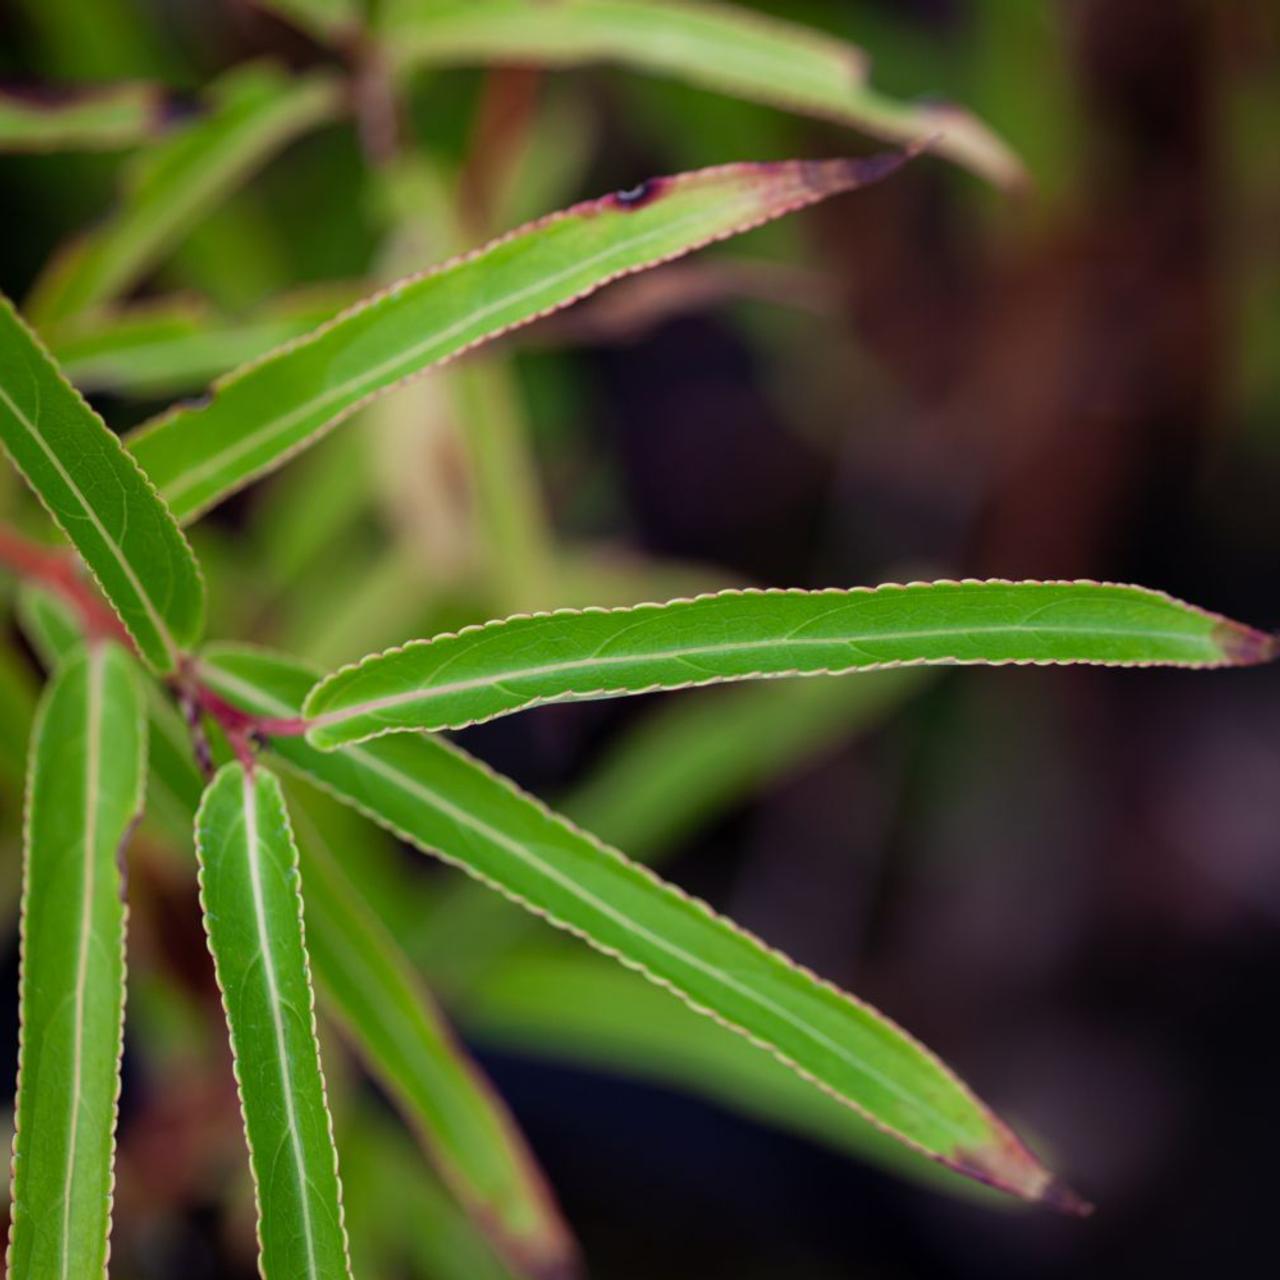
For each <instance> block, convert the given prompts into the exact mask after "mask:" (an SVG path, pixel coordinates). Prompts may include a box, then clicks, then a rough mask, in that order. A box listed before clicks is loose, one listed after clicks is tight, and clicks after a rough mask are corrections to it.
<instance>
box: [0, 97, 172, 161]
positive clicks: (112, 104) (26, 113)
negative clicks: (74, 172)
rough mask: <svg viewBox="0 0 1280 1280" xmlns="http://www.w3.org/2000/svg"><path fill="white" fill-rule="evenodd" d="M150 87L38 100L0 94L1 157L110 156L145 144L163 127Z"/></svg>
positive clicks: (158, 102)
mask: <svg viewBox="0 0 1280 1280" xmlns="http://www.w3.org/2000/svg"><path fill="white" fill-rule="evenodd" d="M164 107H165V103H164V96H163V95H162V94H161V92H160V91H159V90H158V89H156V88H155V87H153V86H152V85H146V84H118V85H110V86H107V87H105V88H102V89H91V90H87V91H81V92H77V93H70V94H58V95H49V96H46V95H44V94H41V95H40V96H39V97H35V96H31V95H27V94H21V93H15V92H13V91H12V90H8V91H0V151H23V152H27V151H34V152H49V151H111V150H115V149H117V148H120V147H131V146H133V145H135V144H136V143H139V142H144V141H146V140H147V139H148V138H150V137H151V136H152V135H153V134H155V133H156V132H157V131H158V130H159V129H160V127H161V125H162V124H163V121H164Z"/></svg>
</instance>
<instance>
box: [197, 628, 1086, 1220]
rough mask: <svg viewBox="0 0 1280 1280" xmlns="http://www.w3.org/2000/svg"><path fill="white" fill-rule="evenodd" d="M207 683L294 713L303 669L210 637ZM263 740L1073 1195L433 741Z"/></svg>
mask: <svg viewBox="0 0 1280 1280" xmlns="http://www.w3.org/2000/svg"><path fill="white" fill-rule="evenodd" d="M199 672H200V675H201V678H202V679H203V680H205V681H206V682H207V683H208V684H209V685H210V686H211V687H213V688H214V689H215V690H216V691H217V692H218V693H219V694H220V695H221V696H222V697H224V698H226V699H227V700H228V701H229V702H231V703H232V704H233V705H235V706H238V707H240V708H241V709H243V710H245V711H250V712H253V713H255V714H259V715H265V716H270V717H275V718H281V717H291V716H296V715H297V713H298V710H299V707H300V705H301V702H302V699H303V697H304V695H305V691H306V689H307V686H308V682H309V680H310V676H309V673H308V672H307V671H306V669H305V668H301V667H299V666H297V665H296V664H294V663H292V662H290V661H289V660H288V659H283V658H277V657H273V656H271V655H267V654H264V653H263V652H262V651H260V650H259V651H255V650H246V649H238V650H237V649H234V648H230V647H224V646H219V647H217V648H215V649H212V650H210V651H209V652H208V653H207V654H206V655H205V656H204V657H203V658H202V659H201V660H200V662H199ZM272 751H273V754H274V755H275V757H276V758H278V759H280V760H282V761H284V762H285V763H286V764H288V765H290V766H292V767H293V768H296V769H299V770H301V772H302V773H303V774H304V775H305V776H307V777H308V778H310V779H311V780H313V781H315V782H318V783H319V784H320V785H322V786H324V787H325V788H327V789H328V790H329V791H331V792H332V793H333V794H334V795H336V796H337V797H338V798H339V799H343V800H346V801H347V802H348V803H351V804H354V805H355V806H356V807H357V808H359V809H360V810H362V811H363V812H364V813H365V814H366V815H367V816H369V817H370V818H372V819H373V820H374V821H376V822H379V823H381V824H383V825H384V826H386V827H387V828H388V829H390V830H391V831H393V832H395V833H396V834H397V835H399V836H400V838H401V839H403V840H407V841H409V842H411V843H413V844H415V845H416V846H417V847H419V848H421V849H423V850H424V851H427V852H433V853H435V854H437V855H438V856H440V857H442V858H444V859H445V860H446V861H448V862H450V863H453V864H454V865H456V866H459V867H461V868H462V869H464V870H466V871H467V872H468V873H469V874H471V875H473V876H474V877H475V878H476V879H478V880H481V881H483V882H484V883H486V884H488V885H489V886H490V887H491V888H494V889H497V890H498V891H500V892H502V893H504V894H505V895H507V896H508V897H511V898H513V899H514V900H515V901H516V902H518V903H520V904H521V905H523V906H525V907H526V908H527V909H528V910H530V911H533V912H534V913H535V914H538V915H541V916H543V917H544V918H545V919H547V920H548V921H549V922H550V923H552V924H555V925H557V926H558V927H560V928H563V929H566V930H568V931H569V932H572V933H574V934H576V935H577V936H579V937H581V938H583V939H584V940H585V941H588V942H590V943H591V944H592V945H593V946H595V947H597V948H598V949H600V950H601V951H603V952H605V953H606V954H608V955H611V956H613V957H614V958H616V959H618V960H619V961H620V962H621V963H623V964H626V965H627V966H629V967H631V968H635V969H637V970H639V971H640V972H642V973H644V974H646V975H647V976H648V977H650V978H651V979H652V980H653V981H655V982H656V983H658V985H660V986H664V987H667V988H668V989H670V990H671V991H672V992H673V993H675V994H676V995H677V996H680V997H682V998H683V999H684V1000H686V1001H687V1002H688V1003H689V1004H690V1006H691V1007H692V1008H694V1009H697V1010H698V1011H699V1012H705V1013H708V1014H709V1015H710V1016H712V1017H714V1018H715V1019H716V1020H717V1021H720V1022H722V1023H723V1024H724V1026H726V1027H727V1028H730V1029H732V1030H735V1031H738V1032H739V1033H741V1034H743V1035H745V1036H746V1037H747V1038H748V1039H749V1040H751V1041H752V1042H753V1043H755V1044H757V1045H759V1046H760V1047H762V1048H765V1049H768V1050H770V1051H772V1052H773V1053H774V1054H775V1055H776V1056H777V1057H778V1058H779V1060H780V1061H782V1062H784V1063H786V1064H787V1065H788V1066H790V1067H792V1068H793V1069H794V1070H796V1071H797V1073H798V1074H799V1075H801V1076H803V1077H804V1078H805V1079H807V1080H808V1081H809V1082H810V1083H812V1084H814V1085H815V1086H817V1087H818V1088H820V1089H823V1090H825V1091H827V1092H828V1093H829V1094H830V1095H831V1096H832V1097H834V1098H836V1099H838V1100H839V1101H841V1102H843V1103H844V1104H845V1105H847V1106H849V1107H851V1108H853V1109H854V1110H855V1111H857V1112H859V1113H860V1114H862V1115H864V1116H866V1117H868V1118H869V1119H871V1120H872V1121H873V1122H874V1123H876V1124H879V1125H880V1126H881V1127H883V1128H884V1129H885V1130H886V1131H887V1132H889V1133H891V1134H893V1135H895V1136H897V1137H898V1138H899V1139H901V1140H902V1141H904V1142H906V1143H907V1144H908V1145H910V1146H915V1147H916V1148H918V1149H920V1150H923V1151H925V1152H928V1153H929V1154H931V1155H932V1156H934V1158H936V1159H938V1160H941V1161H942V1162H943V1163H945V1164H948V1165H950V1166H951V1167H952V1168H954V1169H956V1170H957V1171H959V1172H964V1173H968V1174H969V1175H970V1176H975V1177H978V1178H979V1179H980V1180H982V1181H987V1182H990V1183H991V1184H992V1185H995V1186H998V1187H1001V1188H1002V1189H1005V1190H1008V1191H1010V1192H1012V1193H1014V1194H1017V1195H1020V1196H1022V1197H1024V1198H1027V1199H1041V1198H1047V1199H1051V1200H1052V1201H1054V1202H1055V1203H1058V1204H1061V1205H1063V1206H1071V1205H1073V1204H1074V1203H1075V1202H1074V1199H1073V1197H1072V1196H1071V1195H1070V1193H1069V1192H1066V1191H1065V1189H1063V1188H1061V1187H1060V1186H1059V1184H1058V1183H1057V1182H1056V1181H1055V1180H1054V1179H1053V1178H1052V1177H1051V1175H1050V1174H1049V1173H1047V1172H1046V1171H1045V1170H1044V1169H1043V1168H1042V1167H1041V1166H1040V1165H1039V1164H1038V1163H1037V1162H1036V1160H1035V1159H1034V1157H1033V1156H1032V1155H1031V1154H1030V1153H1029V1152H1028V1151H1027V1150H1026V1148H1025V1147H1023V1146H1022V1144H1021V1143H1020V1142H1019V1141H1018V1140H1017V1138H1016V1137H1015V1136H1014V1135H1013V1134H1012V1133H1011V1132H1010V1131H1009V1130H1008V1129H1007V1128H1006V1127H1005V1126H1004V1125H1003V1124H1002V1123H1001V1121H1000V1120H998V1119H997V1118H996V1117H995V1116H994V1115H992V1114H991V1112H990V1111H989V1110H988V1109H987V1108H986V1107H984V1106H983V1105H982V1104H981V1103H980V1102H979V1101H978V1100H977V1099H976V1098H975V1097H974V1096H973V1095H972V1094H971V1093H970V1092H969V1091H968V1090H967V1089H966V1088H965V1086H964V1085H962V1084H961V1083H960V1081H959V1080H957V1078H956V1077H955V1076H954V1075H952V1074H951V1073H950V1072H949V1071H948V1070H947V1069H946V1068H945V1067H944V1066H943V1065H942V1064H941V1063H940V1062H939V1061H938V1060H937V1059H936V1058H935V1057H933V1055H931V1054H930V1053H929V1052H928V1051H927V1050H925V1049H924V1048H923V1047H922V1046H920V1045H919V1044H917V1043H915V1042H914V1041H912V1040H911V1039H910V1038H908V1037H907V1036H906V1035H905V1034H904V1033H903V1032H901V1031H900V1030H899V1029H898V1028H897V1027H895V1026H894V1025H893V1024H892V1023H891V1022H889V1021H887V1020H886V1019H885V1018H883V1017H882V1015H880V1014H879V1013H877V1012H875V1011H874V1010H872V1009H871V1008H870V1007H869V1006H867V1005H865V1004H862V1003H860V1002H858V1001H856V1000H854V999H853V998H852V997H850V996H847V995H845V994H844V993H843V992H841V991H839V990H837V989H836V988H835V987H832V986H829V985H827V984H826V983H823V982H821V981H819V980H818V979H816V978H815V977H813V976H812V975H811V974H809V973H807V972H806V971H805V970H802V969H800V968H798V967H796V966H795V965H793V964H792V962H791V961H789V960H788V959H787V958H786V957H784V956H782V955H781V954H780V953H778V952H775V951H771V950H769V949H768V948H767V947H765V946H764V945H763V944H762V943H760V942H759V941H757V940H756V939H755V938H753V937H751V936H750V935H748V934H746V933H743V932H742V931H740V930H739V929H738V928H737V927H736V926H735V925H733V924H732V923H731V922H730V921H728V920H726V919H724V918H723V917H721V916H717V915H715V914H714V913H713V912H712V911H711V910H710V909H709V908H708V907H707V906H706V905H705V904H703V903H701V902H699V901H697V900H696V899H693V898H690V897H688V896H686V895H685V894H683V893H682V892H681V891H680V890H678V889H676V888H675V887H674V886H672V885H669V884H666V883H664V882H663V881H661V880H659V879H658V878H657V877H656V876H655V875H653V873H652V872H650V871H648V870H646V869H645V868H643V867H640V866H638V865H636V864H635V863H632V862H628V861H627V860H626V859H625V858H624V857H623V856H622V855H621V854H619V853H617V852H616V851H615V850H613V849H610V848H609V847H608V846H606V845H603V844H601V843H599V842H598V841H596V840H595V839H594V838H593V837H591V836H588V835H587V834H586V833H585V832H582V831H580V830H578V829H577V828H576V827H573V826H572V825H570V824H569V823H568V822H566V821H564V820H563V819H561V818H559V817H557V816H556V815H555V814H553V813H551V812H550V811H549V810H547V809H545V808H544V807H543V806H542V805H540V804H539V803H538V802H537V801H535V800H534V799H533V798H532V797H530V796H528V795H526V794H525V793H523V792H521V791H519V790H518V789H517V788H516V787H514V786H513V785H512V784H511V783H509V782H507V781H506V780H505V779H503V778H500V777H499V776H497V775H496V774H493V773H491V772H490V771H489V770H488V769H486V768H484V767H483V766H482V765H480V764H479V763H478V762H476V761H475V760H473V759H471V758H470V757H469V756H467V755H465V754H464V753H463V752H461V751H459V750H458V749H456V748H454V747H451V746H450V745H448V744H447V743H445V742H443V741H442V740H440V739H439V738H435V737H427V736H413V737H408V736H404V737H396V738H391V739H388V740H386V741H383V742H374V743H367V744H364V745H361V746H348V747H344V748H341V749H340V750H338V751H333V752H328V753H322V752H318V751H316V750H315V749H314V748H312V747H310V746H308V745H307V744H306V743H305V742H304V741H302V740H301V739H298V738H280V739H277V740H275V741H273V744H272Z"/></svg>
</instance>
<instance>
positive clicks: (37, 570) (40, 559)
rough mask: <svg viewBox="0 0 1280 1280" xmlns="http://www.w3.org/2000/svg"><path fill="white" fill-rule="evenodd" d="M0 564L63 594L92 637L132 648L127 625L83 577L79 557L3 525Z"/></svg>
mask: <svg viewBox="0 0 1280 1280" xmlns="http://www.w3.org/2000/svg"><path fill="white" fill-rule="evenodd" d="M0 564H3V565H7V566H8V567H9V568H10V569H12V570H13V571H14V573H16V574H17V575H18V576H19V577H21V578H25V579H27V580H28V581H30V582H36V583H39V585H40V586H42V587H45V588H47V589H48V590H50V591H52V592H53V593H54V594H55V595H58V596H61V597H62V599H63V600H65V601H66V602H67V603H68V604H69V605H71V607H72V608H73V609H75V611H76V612H77V613H78V614H79V615H80V618H81V621H82V622H83V623H84V628H85V631H86V632H87V634H88V635H89V636H90V638H95V639H101V638H109V639H112V640H119V641H120V642H121V643H122V644H124V645H126V646H127V647H128V648H132V647H133V641H132V639H131V637H130V636H129V633H128V632H127V631H126V630H125V628H124V624H123V623H122V622H121V621H120V619H119V618H117V617H116V615H115V614H114V613H113V612H112V611H111V610H110V609H109V608H108V607H107V606H106V605H105V604H104V603H103V602H102V600H101V599H100V598H99V597H98V595H97V594H96V593H95V592H94V590H93V588H92V587H91V586H90V585H89V584H88V583H87V582H85V580H84V579H83V578H82V577H81V576H80V572H79V570H78V568H77V562H76V559H75V557H74V556H73V555H71V554H70V553H69V552H66V551H57V550H54V549H53V548H51V547H45V546H42V545H41V544H40V543H38V542H33V541H31V540H30V539H29V538H24V537H23V536H22V535H21V534H20V533H17V532H15V531H14V530H13V529H9V528H6V527H5V526H3V525H0Z"/></svg>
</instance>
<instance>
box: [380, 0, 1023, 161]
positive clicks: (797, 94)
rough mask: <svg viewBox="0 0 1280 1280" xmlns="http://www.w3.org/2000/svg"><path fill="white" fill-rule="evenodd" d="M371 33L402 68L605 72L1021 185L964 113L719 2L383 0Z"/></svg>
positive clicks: (860, 58)
mask: <svg viewBox="0 0 1280 1280" xmlns="http://www.w3.org/2000/svg"><path fill="white" fill-rule="evenodd" d="M381 13H382V16H381V19H380V22H379V32H380V34H381V37H382V41H383V44H384V46H385V47H386V49H387V52H388V55H389V56H390V57H391V58H392V59H394V60H395V61H396V62H397V63H398V64H399V65H400V66H401V67H402V68H406V69H411V68H414V67H423V66H454V65H459V64H463V65H469V64H472V63H488V62H499V63H501V62H515V63H522V64H523V63H535V64H540V65H544V66H551V67H570V66H577V65H580V64H584V63H597V62H613V63H620V64H622V65H624V66H628V67H634V68H636V69H637V70H640V71H652V72H658V73H662V74H666V75H672V76H677V77H679V78H681V79H684V80H689V81H691V82H692V83H694V84H697V85H701V86H703V87H704V88H707V89H712V90H716V91H718V92H721V93H727V94H733V95H735V96H737V97H741V98H746V99H749V100H751V101H754V102H763V103H767V104H769V105H772V106H777V107H782V108H784V109H786V110H791V111H797V112H800V113H802V114H804V115H810V116H817V117H819V118H821V119H829V120H835V121H837V122H838V123H841V124H847V125H851V126H853V127H854V128H856V129H861V130H863V131H864V132H866V133H869V134H871V135H872V136H873V137H877V138H883V139H886V140H887V141H890V142H910V141H923V140H925V139H929V138H933V137H935V136H937V137H938V138H939V142H938V150H939V151H940V152H941V153H942V154H944V155H946V156H949V157H950V158H951V159H953V160H955V161H956V162H957V163H959V164H962V165H964V166H966V167H967V168H970V169H972V170H973V171H974V172H976V173H979V174H982V175H984V176H985V177H987V178H989V179H991V180H992V181H994V182H997V183H1000V184H1001V185H1004V186H1012V185H1015V184H1016V183H1018V182H1020V181H1021V180H1022V179H1023V176H1024V175H1023V170H1022V166H1021V165H1020V164H1019V162H1018V160H1017V159H1016V157H1015V156H1014V155H1013V153H1012V152H1011V151H1010V150H1009V149H1008V147H1007V146H1005V144H1004V143H1003V142H1002V141H1001V140H1000V139H999V138H998V137H996V135H995V134H993V133H992V132H991V130H990V129H988V128H987V127H986V125H984V124H982V122H981V121H979V120H977V119H976V118H975V117H974V116H972V115H970V114H969V112H967V111H964V110H962V109H960V108H959V107H954V106H940V105H927V104H923V105H915V104H911V103H902V102H898V101H895V100H894V99H892V98H888V97H885V96H884V95H883V94H880V93H878V92H877V91H876V90H874V89H872V88H871V86H870V84H869V83H868V75H869V71H870V61H869V59H868V57H867V55H866V54H865V53H864V52H863V51H862V50H861V49H859V48H857V47H856V46H855V45H851V44H847V43H845V42H844V41H842V40H837V39H835V38H834V37H832V36H827V35H824V34H822V33H820V32H817V31H813V30H811V29H809V28H807V27H802V26H798V25H796V24H794V23H790V22H783V21H780V20H778V19H775V18H766V17H764V16H762V15H761V14H757V13H749V12H746V11H744V10H742V9H740V8H737V7H731V6H729V5H725V4H694V3H687V4H677V3H670V2H667V3H654V2H653V0H556V2H555V3H553V4H547V3H545V2H544V0H388V3H387V4H385V5H384V6H383V7H382V11H381Z"/></svg>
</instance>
